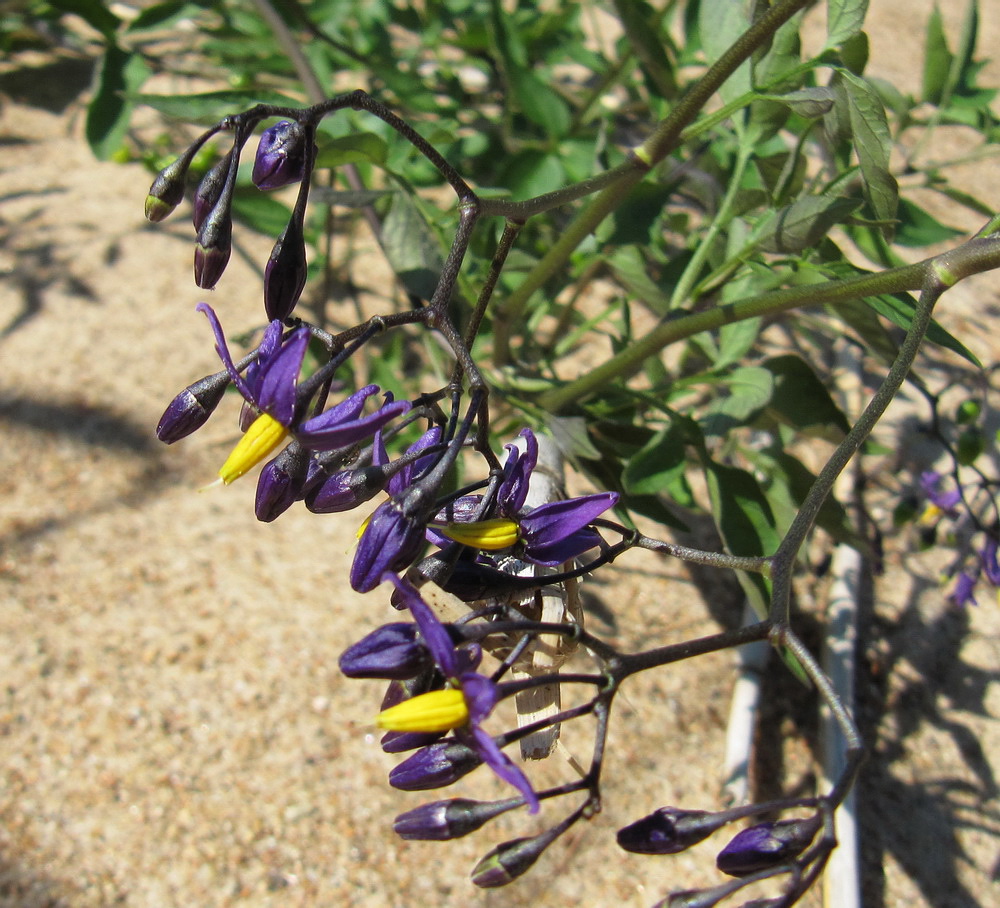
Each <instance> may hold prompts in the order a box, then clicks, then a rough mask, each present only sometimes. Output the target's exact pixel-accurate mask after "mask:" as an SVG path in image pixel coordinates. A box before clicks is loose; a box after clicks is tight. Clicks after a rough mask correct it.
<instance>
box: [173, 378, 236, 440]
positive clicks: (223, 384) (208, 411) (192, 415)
mask: <svg viewBox="0 0 1000 908" xmlns="http://www.w3.org/2000/svg"><path fill="white" fill-rule="evenodd" d="M229 381H230V378H229V373H228V372H216V373H215V375H206V376H205V377H204V378H202V379H199V380H198V381H196V382H195V383H194V384H192V385H188V386H187V387H186V388H185V389H184V390H183V391H181V393H180V394H178V395H177V396H176V397H175V398H174V399H173V400H172V401H170V404H169V405H168V406H167V409H166V410H164V411H163V415H162V416H161V417H160V422H159V423H158V425H157V426H156V437H157V438H158V439H160V441H162V442H164V443H165V444H168V445H172V444H173V443H174V442H175V441H180V440H181V439H182V438H187V436H188V435H190V434H191V433H192V432H196V431H197V430H198V429H200V428H201V427H202V426H203V425H205V423H206V422H208V417H209V416H211V415H212V413H213V412H214V411H215V408H216V407H217V406H218V405H219V401H221V400H222V397H223V395H224V394H225V393H226V388H227V387H228V386H229Z"/></svg>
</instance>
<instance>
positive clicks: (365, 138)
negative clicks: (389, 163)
mask: <svg viewBox="0 0 1000 908" xmlns="http://www.w3.org/2000/svg"><path fill="white" fill-rule="evenodd" d="M388 155H389V146H388V145H387V144H386V141H385V139H383V138H382V137H381V136H378V135H376V134H375V133H373V132H359V133H354V134H353V135H349V136H340V137H339V138H336V139H324V140H323V141H322V142H320V144H319V152H318V153H317V155H316V166H317V167H340V166H342V165H344V164H375V165H377V166H379V167H382V166H384V164H385V161H386V158H387V157H388Z"/></svg>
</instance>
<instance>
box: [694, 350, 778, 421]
mask: <svg viewBox="0 0 1000 908" xmlns="http://www.w3.org/2000/svg"><path fill="white" fill-rule="evenodd" d="M721 387H722V388H724V389H725V390H726V391H727V392H728V394H727V396H725V397H722V398H718V399H716V400H713V401H712V403H711V404H709V405H708V406H707V407H706V408H705V410H704V414H703V416H702V418H701V424H702V429H703V431H704V433H705V434H706V435H725V434H726V433H727V432H729V431H730V430H731V429H732V428H733V427H734V426H738V425H743V424H744V423H745V422H746V421H747V420H748V419H749V418H750V417H751V416H752V415H753V414H754V413H756V412H757V411H758V410H761V409H763V408H764V407H765V406H767V404H768V402H769V401H770V400H771V394H772V392H773V391H774V376H773V375H772V374H771V373H770V372H769V371H768V370H767V369H764V368H762V367H761V366H742V367H741V368H739V369H734V370H733V371H732V372H731V373H730V374H729V375H728V376H726V378H725V380H724V382H723V383H722V386H721Z"/></svg>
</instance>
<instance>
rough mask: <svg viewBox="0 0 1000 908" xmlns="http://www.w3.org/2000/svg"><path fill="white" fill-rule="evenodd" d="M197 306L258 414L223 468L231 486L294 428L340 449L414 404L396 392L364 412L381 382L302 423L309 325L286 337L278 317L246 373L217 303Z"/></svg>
mask: <svg viewBox="0 0 1000 908" xmlns="http://www.w3.org/2000/svg"><path fill="white" fill-rule="evenodd" d="M197 308H198V310H199V311H201V312H204V313H205V316H206V317H207V318H208V320H209V323H210V324H211V326H212V331H213V332H214V333H215V349H216V352H217V353H218V354H219V358H220V359H221V360H222V362H223V364H224V365H225V367H226V370H227V371H228V373H229V377H230V378H231V379H232V381H233V384H234V385H236V388H237V390H238V391H239V392H240V394H242V395H243V399H244V400H245V401H246V402H247V403H248V404H249V405H250V408H251V411H252V413H255V414H257V415H256V417H255V418H254V420H253V422H252V423H251V424H250V425H249V426H247V427H246V428H245V433H244V435H243V438H242V439H241V440H240V441H239V443H238V444H237V445H236V447H235V448H234V449H233V451H232V453H231V454H230V455H229V458H228V459H227V460H226V462H225V463H224V464H223V466H222V469H220V470H219V477H220V478H221V479H222V481H223V482H224V483H225V484H226V485H229V483H231V482H233V481H234V480H236V479H238V478H239V477H240V476H242V475H243V474H244V473H246V472H248V471H249V470H251V469H252V468H253V467H255V466H256V465H257V464H258V463H260V462H261V461H262V460H264V459H265V458H266V457H268V456H270V455H271V454H272V453H273V452H274V451H275V450H276V449H277V448H278V447H279V445H281V443H282V442H284V441H285V439H286V438H288V436H289V434H290V432H292V431H293V430H294V432H295V434H296V440H297V441H298V442H299V444H300V445H301V446H302V447H303V448H306V449H309V450H314V451H328V450H334V449H336V448H341V447H345V446H348V445H352V444H355V443H356V442H359V441H361V440H363V439H365V438H367V437H369V436H370V435H372V434H373V433H374V432H376V431H377V430H378V429H379V428H380V427H382V426H384V425H385V424H386V423H387V422H389V421H390V420H391V419H394V418H395V417H396V416H399V415H400V414H401V413H405V412H406V411H407V410H409V409H410V403H409V401H393V400H392V399H391V395H386V403H385V404H384V405H383V406H382V407H380V408H379V409H378V410H376V411H375V412H374V413H370V414H368V415H367V416H362V415H361V413H362V410H363V409H364V405H365V401H366V400H367V399H368V398H369V397H371V396H372V395H373V394H376V393H378V390H379V388H378V385H368V386H367V387H365V388H362V389H361V390H360V391H356V392H355V393H354V394H352V395H351V396H350V397H348V398H346V399H345V400H343V401H341V402H340V403H339V404H337V405H336V406H334V407H331V408H330V409H329V410H326V411H325V412H323V413H321V414H319V415H318V416H314V417H313V418H312V419H309V420H307V421H305V422H303V423H296V416H297V410H298V406H299V403H300V401H299V399H298V394H297V390H298V376H299V371H300V370H301V368H302V360H303V358H304V357H305V352H306V347H307V346H308V344H309V329H308V328H306V327H304V326H303V327H299V328H296V329H295V330H294V331H292V332H291V333H290V334H288V336H287V337H283V334H282V324H281V322H280V321H279V320H277V319H275V320H273V321H272V322H271V323H270V324H269V325H268V326H267V329H266V330H265V331H264V338H263V340H262V341H261V344H260V347H259V348H258V352H257V361H256V363H254V364H253V365H252V366H251V367H250V368H248V369H247V375H246V378H244V377H243V376H241V375H240V374H239V372H238V371H237V369H236V366H235V364H234V363H233V358H232V356H230V354H229V348H228V346H227V345H226V338H225V335H224V334H223V332H222V326H221V325H220V324H219V319H218V317H217V316H216V314H215V312H214V311H213V310H212V307H211V306H209V305H208V304H207V303H199V305H198V307H197ZM303 482H304V478H303ZM297 492H298V490H296V494H297Z"/></svg>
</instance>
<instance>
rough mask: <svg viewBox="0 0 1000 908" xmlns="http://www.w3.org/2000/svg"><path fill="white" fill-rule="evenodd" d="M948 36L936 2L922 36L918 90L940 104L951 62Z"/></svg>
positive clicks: (928, 98)
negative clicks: (922, 57)
mask: <svg viewBox="0 0 1000 908" xmlns="http://www.w3.org/2000/svg"><path fill="white" fill-rule="evenodd" d="M952 59H953V58H952V55H951V51H950V50H948V38H947V37H946V36H945V33H944V22H943V21H942V19H941V10H939V9H938V6H937V4H936V3H935V4H934V9H933V10H931V14H930V17H929V18H928V20H927V32H926V36H925V38H924V73H923V82H922V87H921V90H920V94H921V97H922V98H923V99H924V100H925V101H927V102H928V103H930V104H940V103H941V99H942V98H943V97H944V94H945V89H946V86H947V84H948V75H949V73H950V72H951V64H952Z"/></svg>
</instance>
